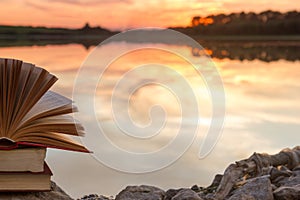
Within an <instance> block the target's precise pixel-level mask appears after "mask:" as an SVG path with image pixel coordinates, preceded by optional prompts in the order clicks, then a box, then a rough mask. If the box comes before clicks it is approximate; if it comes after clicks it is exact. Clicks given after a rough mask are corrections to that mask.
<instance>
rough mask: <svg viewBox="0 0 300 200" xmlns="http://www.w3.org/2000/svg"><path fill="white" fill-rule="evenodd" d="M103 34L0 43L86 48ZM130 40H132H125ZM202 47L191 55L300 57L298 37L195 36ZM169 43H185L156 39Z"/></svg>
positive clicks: (3, 43)
mask: <svg viewBox="0 0 300 200" xmlns="http://www.w3.org/2000/svg"><path fill="white" fill-rule="evenodd" d="M105 39H106V38H100V39H93V38H91V39H85V40H1V39H0V47H14V46H15V47H20V46H24V47H26V46H46V45H70V44H80V45H82V46H83V47H84V48H85V49H86V50H87V51H89V50H90V49H92V48H94V47H95V46H96V45H98V44H99V43H101V42H102V41H104V40H105ZM125 41H127V42H129V43H131V42H133V40H132V41H131V40H128V39H127V40H125ZM197 41H198V42H199V44H201V45H202V46H203V47H204V49H205V52H203V51H202V49H198V48H196V47H193V46H190V50H191V52H192V54H193V56H201V55H204V54H209V55H210V56H211V57H213V58H218V59H226V58H228V59H231V60H241V61H243V60H255V59H258V60H261V61H264V62H271V61H277V60H281V59H283V60H288V61H298V60H300V42H299V41H276V40H274V41H251V40H250V41H249V40H247V41H210V40H203V39H200V40H197ZM159 43H162V44H168V45H185V44H180V42H178V41H173V40H170V41H166V40H162V41H159Z"/></svg>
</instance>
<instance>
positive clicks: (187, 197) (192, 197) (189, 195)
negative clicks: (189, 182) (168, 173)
mask: <svg viewBox="0 0 300 200" xmlns="http://www.w3.org/2000/svg"><path fill="white" fill-rule="evenodd" d="M171 200H202V199H201V198H200V197H199V196H198V194H197V193H196V192H194V191H193V190H191V189H181V190H180V191H179V192H178V193H177V194H176V195H175V196H174V197H172V199H171Z"/></svg>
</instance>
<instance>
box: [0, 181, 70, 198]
mask: <svg viewBox="0 0 300 200" xmlns="http://www.w3.org/2000/svg"><path fill="white" fill-rule="evenodd" d="M0 199H1V200H49V199H55V200H72V198H71V197H70V196H69V195H67V194H66V193H65V192H64V191H63V190H62V189H61V188H60V187H58V186H57V185H56V184H55V183H54V182H51V191H49V192H7V193H0Z"/></svg>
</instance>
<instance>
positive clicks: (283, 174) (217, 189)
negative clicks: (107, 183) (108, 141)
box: [0, 146, 300, 200]
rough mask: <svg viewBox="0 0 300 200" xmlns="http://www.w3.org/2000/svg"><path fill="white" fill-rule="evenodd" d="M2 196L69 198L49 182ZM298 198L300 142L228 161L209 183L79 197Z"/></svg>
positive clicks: (109, 199) (121, 199)
mask: <svg viewBox="0 0 300 200" xmlns="http://www.w3.org/2000/svg"><path fill="white" fill-rule="evenodd" d="M0 199H1V200H2V199H3V200H21V199H22V200H39V199H41V200H46V199H55V200H71V199H72V198H71V197H70V196H68V195H67V194H66V193H65V192H64V191H63V190H62V189H60V188H59V187H58V186H57V185H56V184H55V183H52V191H50V192H36V193H33V192H32V193H1V194H0ZM223 199H225V200H298V199H300V146H297V147H295V148H293V149H284V150H282V151H280V152H279V153H278V154H275V155H268V154H259V153H254V154H253V155H252V156H250V157H249V158H248V159H245V160H241V161H237V162H235V163H234V164H231V165H229V166H228V167H227V168H226V170H225V172H224V174H222V175H221V174H218V175H216V176H215V178H214V180H213V182H212V184H211V185H210V186H208V187H199V186H197V185H194V186H192V187H191V188H180V189H169V190H166V191H164V190H162V189H160V188H157V187H155V186H148V185H141V186H127V187H126V188H125V189H123V190H122V191H121V192H120V193H119V194H117V195H116V196H115V197H105V196H102V195H97V194H90V195H85V196H84V197H82V198H81V199H78V200H223Z"/></svg>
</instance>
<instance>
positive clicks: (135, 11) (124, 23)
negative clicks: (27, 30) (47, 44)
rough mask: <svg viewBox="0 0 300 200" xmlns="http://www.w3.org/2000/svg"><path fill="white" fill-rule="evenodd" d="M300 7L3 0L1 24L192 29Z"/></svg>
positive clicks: (201, 1)
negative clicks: (214, 19)
mask: <svg viewBox="0 0 300 200" xmlns="http://www.w3.org/2000/svg"><path fill="white" fill-rule="evenodd" d="M295 8H300V2H295V1H293V0H286V1H277V2H274V1H273V0H262V1H260V3H255V4H254V3H251V2H245V1H243V0H222V1H221V0H152V1H139V0H24V1H19V0H10V1H9V0H2V1H0V24H8V25H33V26H41V25H42V26H49V27H73V28H79V27H82V26H83V25H84V24H85V23H86V22H89V23H90V24H91V25H92V26H99V25H100V26H102V27H105V28H109V29H114V30H116V29H121V30H125V29H129V28H137V27H145V26H155V27H168V26H188V25H190V24H191V19H192V18H193V17H194V16H202V17H204V16H206V15H209V14H216V13H220V12H225V13H229V12H233V11H234V12H240V11H246V12H247V11H256V12H259V11H262V10H266V9H274V10H280V11H287V10H294V9H295Z"/></svg>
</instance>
